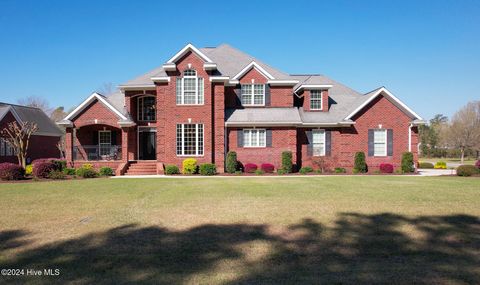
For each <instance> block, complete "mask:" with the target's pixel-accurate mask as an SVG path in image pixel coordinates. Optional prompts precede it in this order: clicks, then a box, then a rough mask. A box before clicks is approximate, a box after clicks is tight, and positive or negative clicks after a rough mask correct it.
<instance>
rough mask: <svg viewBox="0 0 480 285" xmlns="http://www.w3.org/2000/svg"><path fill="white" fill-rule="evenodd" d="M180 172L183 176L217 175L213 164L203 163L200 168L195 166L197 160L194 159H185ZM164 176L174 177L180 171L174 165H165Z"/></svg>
mask: <svg viewBox="0 0 480 285" xmlns="http://www.w3.org/2000/svg"><path fill="white" fill-rule="evenodd" d="M182 172H183V173H184V174H197V173H199V174H200V175H215V174H217V167H216V166H215V164H213V163H203V164H200V166H198V165H197V160H196V159H194V158H187V159H185V160H184V161H183V162H182ZM165 174H167V175H174V174H180V169H178V167H177V166H176V165H166V166H165Z"/></svg>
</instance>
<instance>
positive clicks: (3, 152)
mask: <svg viewBox="0 0 480 285" xmlns="http://www.w3.org/2000/svg"><path fill="white" fill-rule="evenodd" d="M12 155H15V151H14V149H13V146H12V145H11V144H9V143H8V142H7V140H6V139H3V138H0V156H12Z"/></svg>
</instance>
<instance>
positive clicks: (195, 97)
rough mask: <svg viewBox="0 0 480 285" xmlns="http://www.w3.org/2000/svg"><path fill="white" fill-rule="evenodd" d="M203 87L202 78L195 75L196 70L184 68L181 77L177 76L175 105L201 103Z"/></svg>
mask: <svg viewBox="0 0 480 285" xmlns="http://www.w3.org/2000/svg"><path fill="white" fill-rule="evenodd" d="M203 87H204V85H203V78H201V77H198V76H197V71H195V70H194V69H187V70H185V71H184V72H183V77H178V78H177V105H202V104H203Z"/></svg>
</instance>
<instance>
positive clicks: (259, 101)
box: [241, 84, 265, 106]
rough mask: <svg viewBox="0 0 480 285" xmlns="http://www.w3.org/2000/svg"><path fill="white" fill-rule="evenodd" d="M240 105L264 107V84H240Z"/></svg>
mask: <svg viewBox="0 0 480 285" xmlns="http://www.w3.org/2000/svg"><path fill="white" fill-rule="evenodd" d="M241 92H242V105H243V106H264V105H265V85H264V84H242V85H241Z"/></svg>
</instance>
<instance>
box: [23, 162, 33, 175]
mask: <svg viewBox="0 0 480 285" xmlns="http://www.w3.org/2000/svg"><path fill="white" fill-rule="evenodd" d="M32 173H33V165H31V164H29V165H27V166H26V167H25V175H32Z"/></svg>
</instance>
